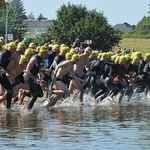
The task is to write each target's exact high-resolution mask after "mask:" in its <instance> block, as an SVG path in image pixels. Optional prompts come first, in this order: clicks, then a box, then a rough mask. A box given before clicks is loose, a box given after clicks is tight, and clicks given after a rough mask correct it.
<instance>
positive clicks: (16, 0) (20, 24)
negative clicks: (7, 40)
mask: <svg viewBox="0 0 150 150" xmlns="http://www.w3.org/2000/svg"><path fill="white" fill-rule="evenodd" d="M0 4H1V3H0ZM2 4H3V3H2ZM1 8H2V9H0V14H1V15H0V35H1V36H3V37H4V35H5V22H6V17H5V16H6V7H5V3H4V4H3V5H2V7H1ZM25 14H26V12H25V9H24V4H23V2H22V1H21V0H12V1H11V3H10V4H9V7H8V33H11V34H13V35H14V39H17V38H19V39H21V38H22V35H23V34H24V32H26V31H27V29H26V24H24V20H25V19H27V17H26V15H25Z"/></svg>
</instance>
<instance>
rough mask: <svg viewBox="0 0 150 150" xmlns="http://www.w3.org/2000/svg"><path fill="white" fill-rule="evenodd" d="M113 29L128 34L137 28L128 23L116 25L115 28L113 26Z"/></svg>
mask: <svg viewBox="0 0 150 150" xmlns="http://www.w3.org/2000/svg"><path fill="white" fill-rule="evenodd" d="M113 28H114V29H115V30H120V31H121V32H123V33H128V32H132V31H133V30H134V28H135V25H130V24H128V23H126V22H124V23H122V24H116V25H115V26H113Z"/></svg>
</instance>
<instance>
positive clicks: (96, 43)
mask: <svg viewBox="0 0 150 150" xmlns="http://www.w3.org/2000/svg"><path fill="white" fill-rule="evenodd" d="M50 33H51V38H52V39H54V40H55V41H56V42H57V43H66V44H68V45H71V44H72V43H73V41H74V40H75V39H76V38H79V39H80V41H81V42H82V43H84V41H85V40H92V48H94V49H101V48H102V49H103V50H104V51H108V50H109V49H110V48H111V47H112V46H115V45H117V44H118V43H119V41H120V34H119V32H118V31H115V30H114V29H113V28H112V27H111V26H110V25H109V24H108V22H107V19H106V18H105V17H104V16H103V13H101V12H96V10H92V11H89V10H87V8H86V7H85V6H82V5H71V4H70V3H68V5H62V6H61V8H60V9H59V10H58V11H57V19H56V20H54V21H53V24H52V26H51V28H50Z"/></svg>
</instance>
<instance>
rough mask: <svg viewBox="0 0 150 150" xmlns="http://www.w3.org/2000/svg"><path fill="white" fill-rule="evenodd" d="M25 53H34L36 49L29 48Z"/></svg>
mask: <svg viewBox="0 0 150 150" xmlns="http://www.w3.org/2000/svg"><path fill="white" fill-rule="evenodd" d="M24 53H25V54H34V50H33V49H32V48H27V49H26V50H25V52H24Z"/></svg>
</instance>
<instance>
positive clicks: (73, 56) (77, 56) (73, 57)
mask: <svg viewBox="0 0 150 150" xmlns="http://www.w3.org/2000/svg"><path fill="white" fill-rule="evenodd" d="M78 59H79V55H78V54H74V55H72V58H71V60H78Z"/></svg>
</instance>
